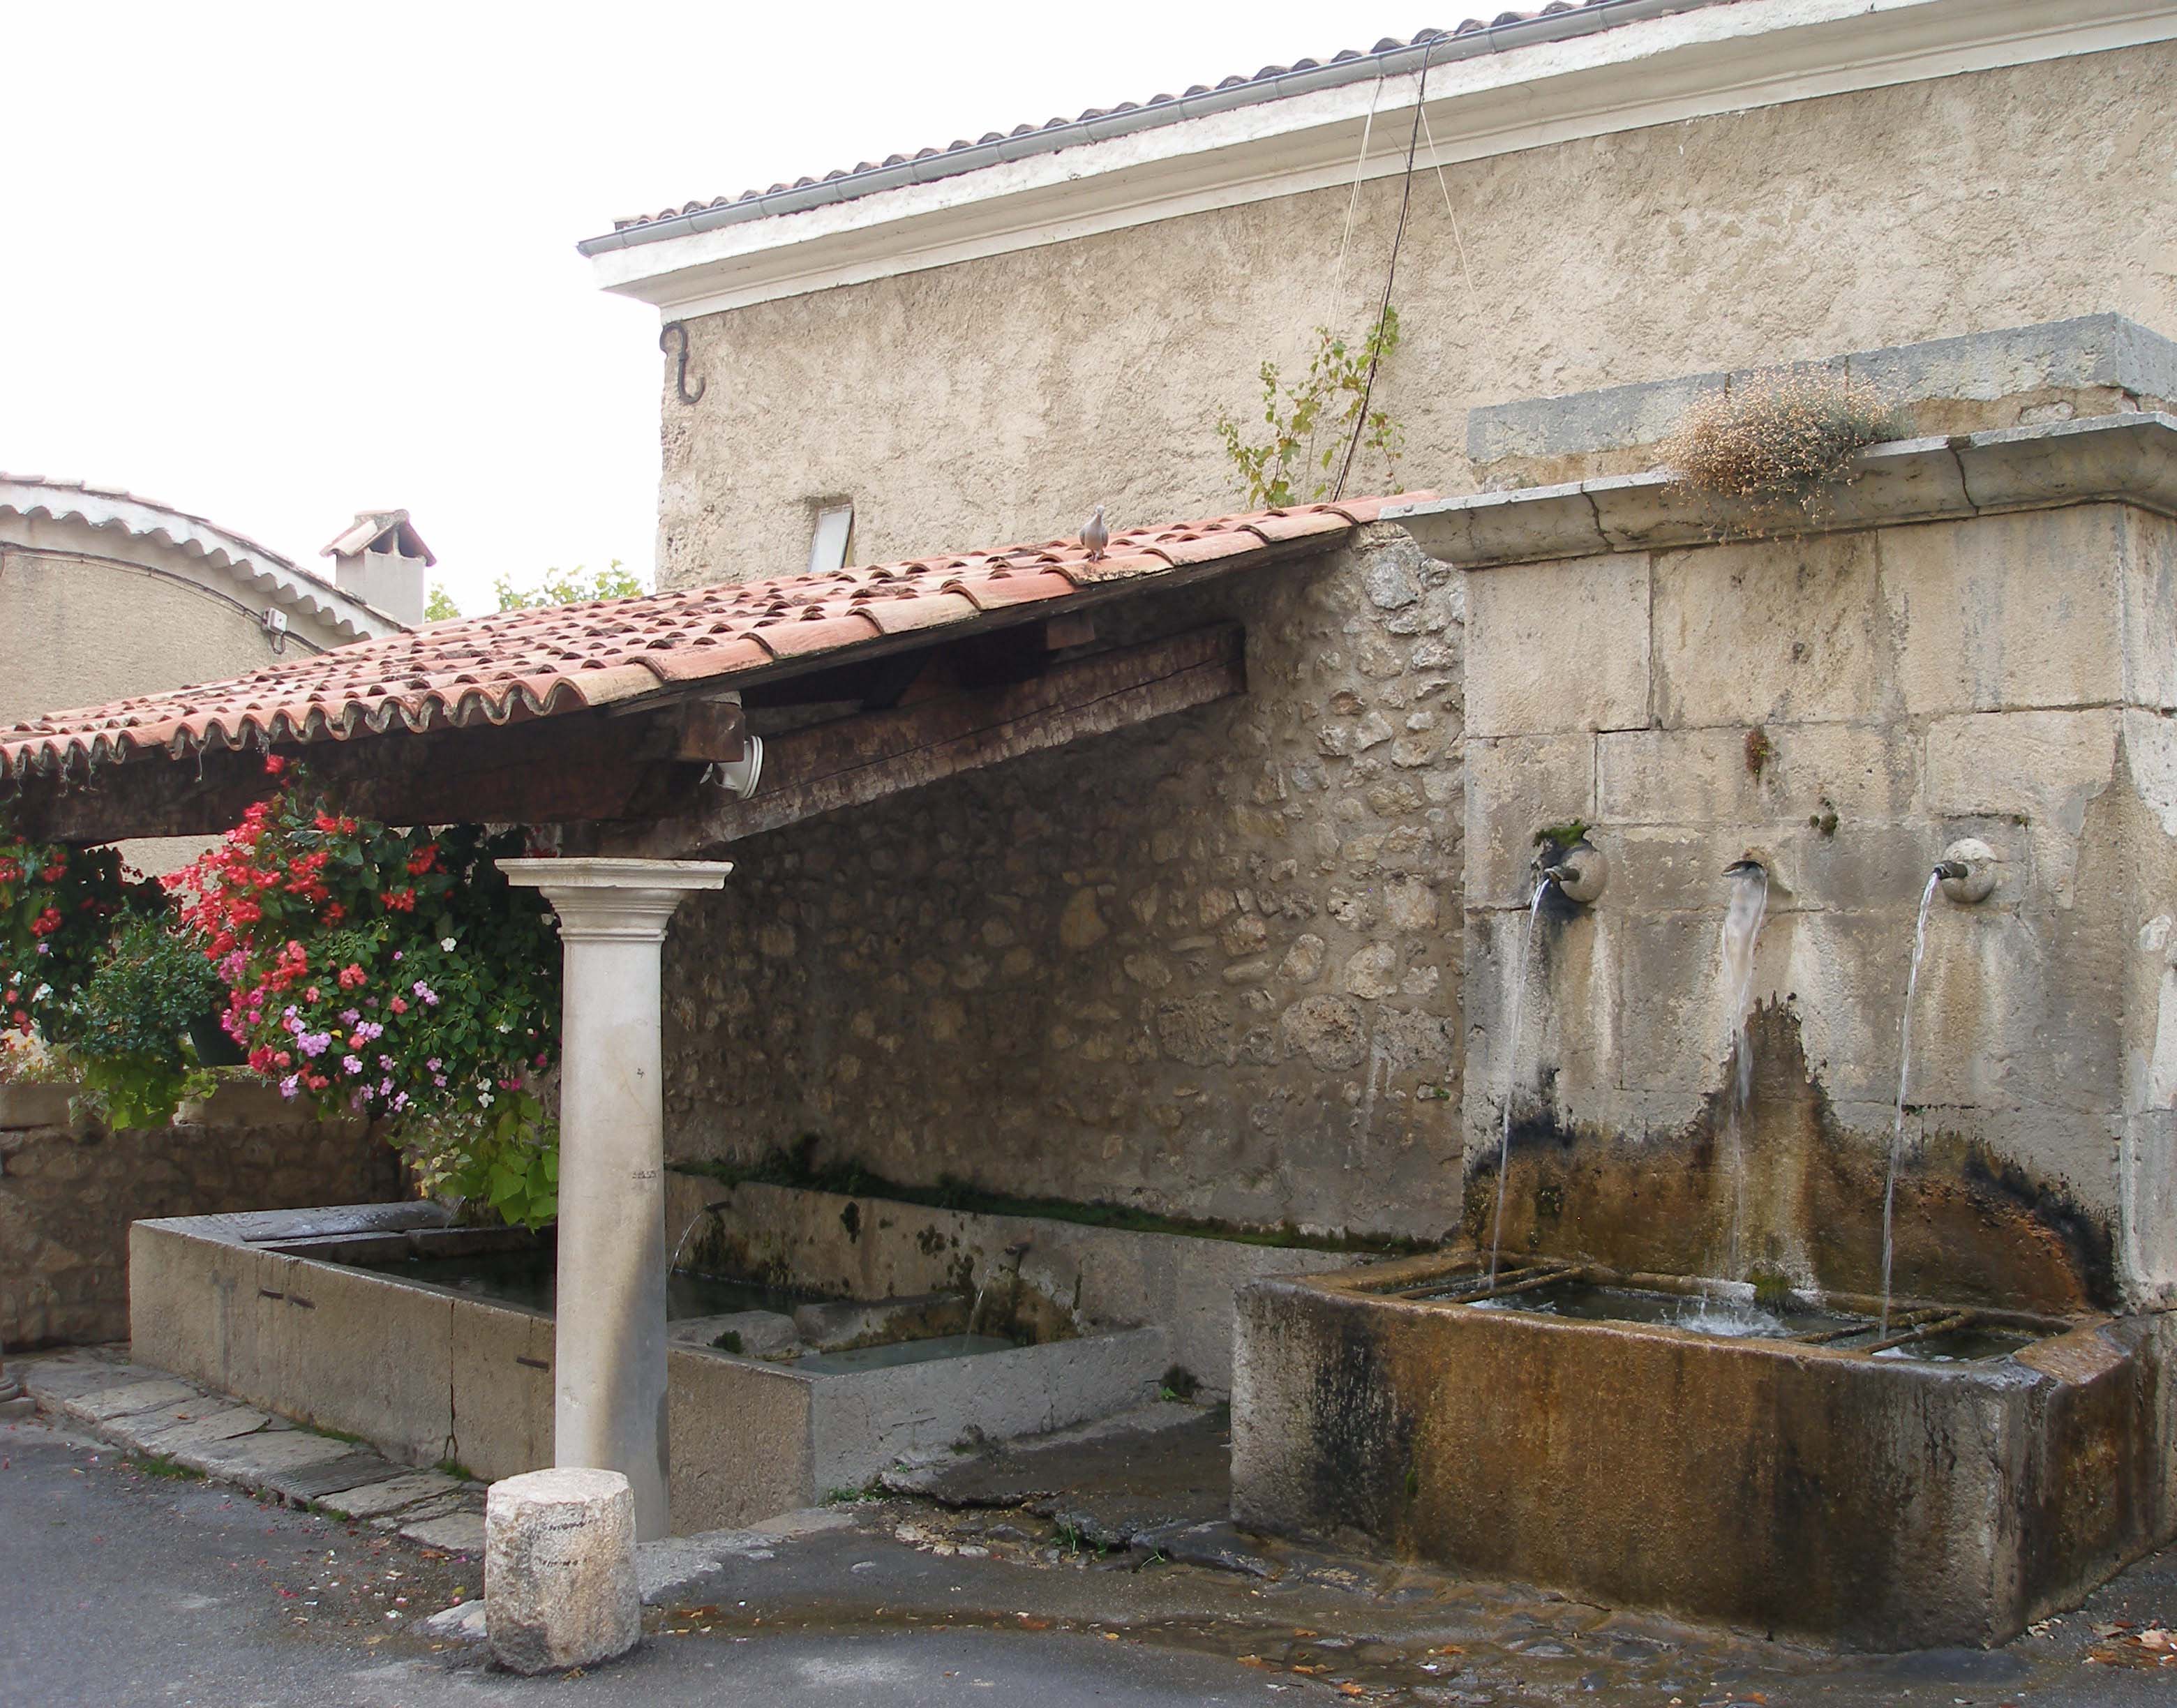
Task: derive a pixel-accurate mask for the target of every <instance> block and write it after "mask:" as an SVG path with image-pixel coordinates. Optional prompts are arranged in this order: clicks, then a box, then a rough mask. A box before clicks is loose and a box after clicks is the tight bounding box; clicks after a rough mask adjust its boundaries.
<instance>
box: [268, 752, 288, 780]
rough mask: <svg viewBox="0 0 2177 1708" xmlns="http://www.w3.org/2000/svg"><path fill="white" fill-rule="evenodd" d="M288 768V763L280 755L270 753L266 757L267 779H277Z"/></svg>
mask: <svg viewBox="0 0 2177 1708" xmlns="http://www.w3.org/2000/svg"><path fill="white" fill-rule="evenodd" d="M286 768H287V761H286V760H285V759H283V758H281V756H279V755H278V754H276V753H268V754H266V755H265V775H266V776H267V777H277V776H278V775H279V774H280V773H281V772H283V771H285V770H286Z"/></svg>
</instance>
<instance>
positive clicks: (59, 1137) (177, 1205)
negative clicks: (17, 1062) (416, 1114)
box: [0, 1088, 401, 1351]
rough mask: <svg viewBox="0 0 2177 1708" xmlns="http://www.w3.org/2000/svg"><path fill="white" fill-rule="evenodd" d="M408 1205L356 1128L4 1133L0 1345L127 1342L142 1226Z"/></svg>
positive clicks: (372, 1142) (308, 1125) (379, 1150)
mask: <svg viewBox="0 0 2177 1708" xmlns="http://www.w3.org/2000/svg"><path fill="white" fill-rule="evenodd" d="M0 1089H4V1088H0ZM400 1196H401V1172H400V1166H399V1158H398V1156H397V1155H396V1153H395V1152H394V1149H393V1148H392V1147H391V1146H390V1145H389V1144H387V1143H385V1140H384V1139H382V1138H378V1137H377V1136H376V1135H375V1134H374V1133H372V1132H370V1131H369V1130H368V1128H366V1127H363V1125H362V1124H361V1123H359V1122H346V1121H323V1122H299V1121H287V1122H283V1123H280V1124H275V1125H259V1124H252V1125H248V1126H215V1125H206V1124H177V1125H175V1126H172V1127H130V1128H124V1129H123V1130H121V1131H119V1132H107V1131H106V1130H104V1129H103V1128H101V1127H86V1126H80V1125H78V1126H43V1127H0V1347H5V1348H7V1349H8V1350H9V1351H21V1350H24V1349H26V1348H29V1347H33V1346H44V1345H56V1344H64V1343H68V1342H91V1341H100V1340H125V1339H127V1338H128V1225H129V1224H130V1223H131V1222H133V1221H135V1220H138V1219H139V1218H141V1217H149V1216H172V1215H199V1214H212V1213H214V1212H218V1211H226V1210H252V1209H296V1208H301V1207H303V1206H307V1205H312V1204H326V1203H334V1204H337V1203H380V1202H386V1201H390V1200H392V1199H395V1198H399V1197H400Z"/></svg>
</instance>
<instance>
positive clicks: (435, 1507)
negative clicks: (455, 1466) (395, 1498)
mask: <svg viewBox="0 0 2177 1708" xmlns="http://www.w3.org/2000/svg"><path fill="white" fill-rule="evenodd" d="M474 1509H475V1503H474V1502H473V1501H472V1498H470V1497H469V1496H467V1495H465V1494H439V1495H434V1496H432V1497H431V1498H429V1499H428V1500H419V1501H417V1502H416V1503H414V1504H413V1505H412V1506H406V1507H402V1508H401V1509H399V1510H398V1511H395V1512H390V1513H387V1514H384V1515H383V1516H381V1517H379V1518H374V1519H373V1520H370V1522H371V1525H372V1526H373V1528H374V1529H377V1530H389V1531H390V1530H399V1529H400V1528H401V1526H402V1525H411V1524H421V1523H423V1521H424V1520H426V1519H434V1518H451V1517H453V1516H454V1515H455V1514H457V1513H463V1512H470V1511H473V1510H474Z"/></svg>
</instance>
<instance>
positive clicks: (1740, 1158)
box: [1723, 859, 1769, 1280]
mask: <svg viewBox="0 0 2177 1708" xmlns="http://www.w3.org/2000/svg"><path fill="white" fill-rule="evenodd" d="M1723 870H1724V876H1726V877H1727V878H1729V879H1730V880H1731V882H1732V889H1731V905H1730V906H1729V907H1727V909H1724V915H1723V981H1724V989H1725V990H1727V992H1728V993H1729V995H1730V1000H1731V1040H1732V1042H1731V1056H1732V1067H1733V1068H1734V1070H1735V1072H1734V1074H1733V1078H1732V1085H1731V1097H1730V1100H1729V1102H1728V1103H1727V1105H1726V1109H1725V1114H1724V1149H1725V1151H1726V1153H1727V1154H1728V1155H1729V1157H1730V1159H1731V1243H1730V1245H1729V1246H1728V1247H1727V1248H1726V1251H1725V1254H1724V1267H1725V1270H1726V1273H1727V1276H1728V1278H1729V1279H1731V1280H1738V1277H1739V1274H1740V1271H1741V1269H1742V1267H1743V1265H1742V1260H1741V1252H1740V1244H1741V1241H1743V1238H1744V1230H1745V1226H1746V1142H1745V1135H1744V1132H1743V1127H1744V1125H1745V1117H1746V1106H1747V1105H1748V1104H1749V1103H1750V1102H1751V1101H1752V1100H1753V1098H1754V1040H1753V1036H1752V1034H1751V1033H1750V1032H1749V1030H1748V1026H1747V1023H1748V1021H1749V1018H1750V1017H1751V1013H1752V1010H1753V1007H1754V942H1755V940H1756V939H1758V938H1759V937H1760V935H1761V923H1762V921H1763V920H1764V919H1766V918H1767V917H1768V913H1769V870H1768V868H1767V867H1765V866H1764V865H1762V864H1761V863H1760V861H1759V860H1752V859H1743V860H1734V861H1733V862H1732V864H1731V865H1727V866H1726V867H1725V868H1724V869H1723Z"/></svg>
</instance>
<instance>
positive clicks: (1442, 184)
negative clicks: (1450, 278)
mask: <svg viewBox="0 0 2177 1708" xmlns="http://www.w3.org/2000/svg"><path fill="white" fill-rule="evenodd" d="M1421 134H1422V135H1423V136H1426V137H1427V139H1428V145H1429V164H1430V166H1432V167H1434V168H1435V171H1436V187H1437V188H1438V189H1440V190H1442V191H1443V212H1444V217H1445V218H1446V219H1448V220H1449V221H1451V241H1452V243H1453V244H1454V247H1456V248H1457V249H1458V250H1459V276H1460V278H1461V279H1463V280H1465V281H1466V306H1467V308H1469V309H1470V310H1471V311H1472V312H1473V314H1474V318H1475V319H1476V321H1479V320H1480V319H1481V296H1480V295H1479V293H1477V292H1476V290H1475V288H1474V270H1473V269H1472V268H1471V267H1470V266H1468V265H1466V239H1465V237H1461V236H1460V234H1459V215H1458V213H1457V212H1456V211H1455V210H1454V209H1453V207H1452V205H1451V186H1450V184H1449V183H1447V182H1446V181H1445V179H1444V176H1443V156H1442V155H1441V154H1439V153H1438V151H1437V145H1436V134H1435V133H1434V132H1433V131H1432V130H1431V129H1430V128H1429V122H1428V115H1427V113H1423V114H1422V115H1421Z"/></svg>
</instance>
